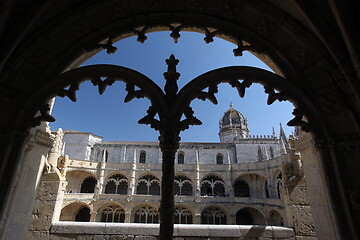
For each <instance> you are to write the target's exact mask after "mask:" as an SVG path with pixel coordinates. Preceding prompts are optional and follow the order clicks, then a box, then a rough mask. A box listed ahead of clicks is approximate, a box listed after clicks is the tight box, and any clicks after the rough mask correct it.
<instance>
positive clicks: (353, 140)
mask: <svg viewBox="0 0 360 240" xmlns="http://www.w3.org/2000/svg"><path fill="white" fill-rule="evenodd" d="M315 144H316V147H318V148H334V149H338V150H339V151H360V133H356V134H348V135H342V136H334V137H328V138H316V139H315Z"/></svg>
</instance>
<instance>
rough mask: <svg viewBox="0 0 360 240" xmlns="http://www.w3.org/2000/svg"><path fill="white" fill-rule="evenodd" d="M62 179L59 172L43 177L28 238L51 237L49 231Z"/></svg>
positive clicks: (59, 195)
mask: <svg viewBox="0 0 360 240" xmlns="http://www.w3.org/2000/svg"><path fill="white" fill-rule="evenodd" d="M60 184H61V181H60V178H59V175H58V174H57V173H49V174H45V175H43V176H42V177H41V180H40V183H39V187H38V191H37V197H36V200H35V204H34V208H33V211H32V218H31V222H30V226H29V229H28V234H27V236H26V240H40V239H41V240H42V239H50V238H49V236H50V235H49V231H50V228H51V224H52V221H53V216H54V215H56V214H55V211H56V210H55V205H56V203H57V200H58V199H59V198H62V196H61V194H59V190H61V188H59V187H60Z"/></svg>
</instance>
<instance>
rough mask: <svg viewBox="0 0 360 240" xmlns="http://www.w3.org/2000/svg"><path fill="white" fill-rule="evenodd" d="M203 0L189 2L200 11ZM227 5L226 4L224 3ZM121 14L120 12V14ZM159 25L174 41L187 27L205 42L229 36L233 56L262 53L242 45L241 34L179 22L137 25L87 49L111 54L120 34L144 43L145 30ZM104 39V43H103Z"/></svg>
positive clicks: (150, 29) (248, 45)
mask: <svg viewBox="0 0 360 240" xmlns="http://www.w3.org/2000/svg"><path fill="white" fill-rule="evenodd" d="M203 2H204V1H203V0H193V1H191V2H190V4H191V5H193V6H194V7H195V8H196V9H198V8H199V11H201V10H200V9H202V8H203V5H204V4H203ZM226 6H227V5H226ZM234 11H235V12H236V11H237V10H236V9H234V8H232V9H231V11H230V10H229V11H227V12H229V13H230V12H234ZM121 15H122V14H121ZM159 27H163V28H165V29H166V28H167V29H168V30H169V31H171V33H170V37H171V38H172V39H173V40H174V42H175V43H177V42H178V41H179V38H180V37H181V34H180V31H182V30H184V29H185V30H189V29H196V31H198V32H203V33H204V34H205V37H204V41H205V43H207V44H208V43H212V42H213V41H214V38H215V37H227V38H231V39H232V40H233V41H234V42H235V43H236V45H237V48H235V49H234V50H233V53H234V56H235V57H240V56H242V55H243V52H244V51H253V52H256V53H263V52H264V51H263V50H261V49H259V48H257V47H255V46H253V45H250V44H247V45H244V43H243V39H242V37H241V36H233V35H231V34H229V33H227V32H224V31H220V30H217V29H214V28H209V27H207V26H201V25H188V24H181V23H171V24H167V25H160V26H159V25H154V26H152V25H146V26H143V27H141V26H139V27H136V28H134V29H130V30H128V31H125V32H122V33H121V34H119V35H118V36H110V37H109V38H108V39H107V40H103V41H101V42H100V43H98V44H95V45H94V46H93V47H90V48H89V49H88V51H94V50H97V49H99V48H103V49H106V52H107V53H108V54H112V53H115V52H116V50H117V48H116V47H114V46H113V40H114V39H116V38H118V37H121V35H129V34H130V35H131V34H133V35H135V36H137V38H136V40H137V41H138V42H139V43H144V42H145V41H146V40H147V39H148V37H147V36H146V33H147V32H151V31H152V29H154V28H159ZM104 41H105V43H104Z"/></svg>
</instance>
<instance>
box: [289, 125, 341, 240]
mask: <svg viewBox="0 0 360 240" xmlns="http://www.w3.org/2000/svg"><path fill="white" fill-rule="evenodd" d="M294 143H295V147H296V149H297V150H298V151H299V152H300V154H301V160H302V161H301V162H302V164H303V170H304V173H305V175H306V178H307V181H306V187H305V181H303V182H300V184H301V185H300V186H302V188H300V189H299V190H305V189H306V190H307V191H308V193H309V195H310V196H311V198H308V197H307V194H304V196H306V197H302V198H300V197H301V196H300V195H299V196H298V198H293V202H295V199H297V201H298V202H299V203H301V202H305V203H306V204H307V205H309V203H310V204H311V211H312V212H313V217H314V222H315V229H316V233H317V235H319V236H321V237H322V239H340V237H339V236H338V234H339V230H338V228H337V225H336V224H335V221H334V219H335V216H334V212H333V210H332V209H334V206H332V205H331V203H330V201H329V199H330V193H329V190H328V189H327V186H326V176H325V172H324V171H323V169H324V166H322V165H323V163H322V160H321V157H320V152H319V149H317V148H316V145H315V141H314V139H313V136H312V135H311V134H309V133H304V132H302V131H300V133H299V137H298V140H297V141H295V142H294Z"/></svg>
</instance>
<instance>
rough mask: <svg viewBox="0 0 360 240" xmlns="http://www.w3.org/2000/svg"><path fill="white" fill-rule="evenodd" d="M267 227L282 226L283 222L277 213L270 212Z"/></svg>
mask: <svg viewBox="0 0 360 240" xmlns="http://www.w3.org/2000/svg"><path fill="white" fill-rule="evenodd" d="M269 225H272V226H284V220H283V218H282V217H281V215H280V213H279V212H278V211H275V210H272V211H271V212H270V219H269Z"/></svg>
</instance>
